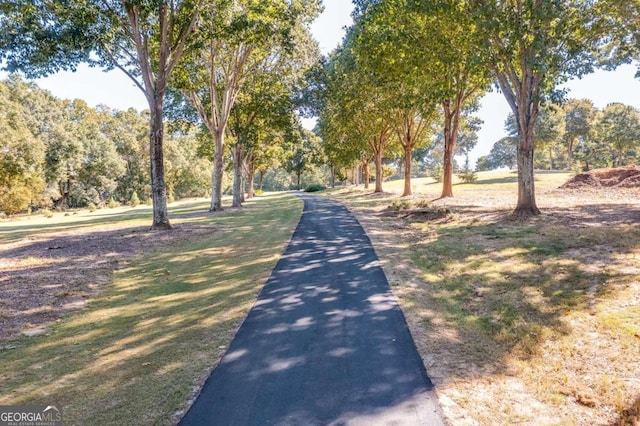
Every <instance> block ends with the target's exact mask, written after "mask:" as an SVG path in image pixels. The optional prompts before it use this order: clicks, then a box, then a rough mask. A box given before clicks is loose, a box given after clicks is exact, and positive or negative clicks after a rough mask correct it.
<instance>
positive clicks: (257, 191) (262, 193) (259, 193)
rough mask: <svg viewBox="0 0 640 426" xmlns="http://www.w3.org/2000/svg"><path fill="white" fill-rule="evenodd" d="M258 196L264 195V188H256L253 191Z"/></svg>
mask: <svg viewBox="0 0 640 426" xmlns="http://www.w3.org/2000/svg"><path fill="white" fill-rule="evenodd" d="M253 193H254V194H256V196H260V195H264V191H263V190H262V189H256V190H254V191H253Z"/></svg>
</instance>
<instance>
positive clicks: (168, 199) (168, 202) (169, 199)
mask: <svg viewBox="0 0 640 426" xmlns="http://www.w3.org/2000/svg"><path fill="white" fill-rule="evenodd" d="M174 201H176V199H175V197H174V196H173V194H169V195H167V204H171V203H173V202H174Z"/></svg>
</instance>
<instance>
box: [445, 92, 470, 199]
mask: <svg viewBox="0 0 640 426" xmlns="http://www.w3.org/2000/svg"><path fill="white" fill-rule="evenodd" d="M463 97H464V92H462V91H461V92H459V93H458V96H456V99H455V100H454V102H455V105H454V109H453V111H452V110H451V101H450V100H446V101H444V102H443V103H442V107H443V111H444V159H443V167H444V170H443V174H442V194H441V195H440V197H441V198H446V197H453V154H454V152H455V148H456V142H457V140H458V129H459V124H460V109H461V106H462V99H463Z"/></svg>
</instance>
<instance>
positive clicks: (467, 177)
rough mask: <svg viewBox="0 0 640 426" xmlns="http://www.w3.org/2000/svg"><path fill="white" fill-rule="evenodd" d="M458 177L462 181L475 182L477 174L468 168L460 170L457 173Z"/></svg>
mask: <svg viewBox="0 0 640 426" xmlns="http://www.w3.org/2000/svg"><path fill="white" fill-rule="evenodd" d="M458 177H459V178H460V180H461V181H462V182H464V183H476V181H477V180H478V175H477V174H476V172H475V171H474V170H470V169H467V170H461V171H460V172H459V173H458Z"/></svg>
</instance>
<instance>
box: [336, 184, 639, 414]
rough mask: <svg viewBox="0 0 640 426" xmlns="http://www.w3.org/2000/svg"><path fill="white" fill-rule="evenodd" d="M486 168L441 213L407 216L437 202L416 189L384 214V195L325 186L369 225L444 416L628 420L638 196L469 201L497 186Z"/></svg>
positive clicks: (634, 354)
mask: <svg viewBox="0 0 640 426" xmlns="http://www.w3.org/2000/svg"><path fill="white" fill-rule="evenodd" d="M486 177H487V179H485V182H484V183H483V184H481V185H477V186H476V189H475V194H473V196H472V197H471V196H470V197H468V198H466V199H464V200H459V203H460V205H459V206H458V205H456V204H455V202H453V201H450V202H449V204H448V206H449V208H450V209H451V212H450V213H448V214H447V217H441V216H438V215H431V216H430V215H428V214H418V213H420V210H421V209H422V207H423V206H426V207H425V210H428V209H429V208H431V209H432V210H434V211H436V210H438V209H441V207H438V204H437V203H435V206H432V207H429V200H426V202H425V200H421V199H417V198H416V199H413V200H409V201H408V203H409V204H411V206H409V207H407V208H406V209H403V210H404V211H400V212H394V211H393V208H392V207H393V205H394V202H396V201H397V200H398V198H397V197H396V196H394V195H392V194H381V195H375V194H371V193H367V192H364V193H363V192H362V191H360V190H357V189H342V190H338V191H334V192H332V194H333V195H332V196H335V197H337V198H339V199H341V200H343V201H345V202H347V203H348V205H349V206H351V208H353V209H354V210H355V211H356V212H357V213H358V215H359V219H360V220H361V222H362V223H363V224H364V225H365V228H366V229H367V231H368V233H369V234H370V236H371V237H372V241H373V243H374V245H375V248H376V251H377V252H378V254H379V256H380V257H381V260H382V262H383V264H384V267H385V271H386V272H387V275H388V276H389V280H390V283H391V284H392V286H393V289H394V293H395V294H396V295H397V296H398V297H399V299H400V302H401V306H402V308H403V310H404V312H405V315H406V316H407V320H408V322H409V324H410V326H411V329H412V333H413V335H414V338H415V339H416V343H417V346H418V348H419V350H420V352H421V354H422V356H423V359H424V360H425V364H426V367H427V370H428V372H429V373H430V375H431V376H432V378H433V379H434V380H435V382H436V388H437V389H438V393H439V396H440V397H441V403H442V405H443V408H444V411H445V413H446V414H447V418H448V420H449V421H451V422H452V423H453V424H488V425H493V424H516V423H518V424H607V425H608V424H611V425H613V424H620V425H624V424H632V423H631V420H629V419H630V418H631V417H630V416H632V415H634V414H633V413H635V412H636V411H637V408H634V407H636V406H637V400H638V397H639V395H640V377H639V376H638V371H640V357H638V354H640V333H639V332H640V329H639V328H638V327H639V325H638V324H640V317H639V316H638V315H639V314H640V311H639V310H638V307H639V306H640V223H638V222H637V221H634V220H630V219H632V218H633V217H640V216H637V215H636V213H639V212H640V210H639V208H638V204H637V201H635V200H634V199H629V200H628V203H627V204H619V205H607V204H599V203H598V202H599V201H601V200H598V199H590V198H589V195H588V194H587V195H585V197H586V198H585V199H584V200H583V202H582V204H581V205H577V204H576V203H577V201H576V198H577V197H579V195H575V194H574V195H573V196H572V197H573V198H572V200H571V202H572V203H574V204H571V205H569V204H567V205H566V206H564V205H561V203H562V200H563V198H565V196H564V194H549V195H547V194H545V196H544V197H542V198H543V202H545V203H547V205H550V206H551V205H557V207H558V209H556V210H553V212H552V213H551V214H546V215H543V216H542V217H540V218H536V219H533V220H531V221H528V222H518V221H512V220H507V215H508V210H500V211H498V212H495V211H493V210H494V209H495V208H496V207H494V205H493V204H488V205H487V206H482V203H483V200H486V199H489V198H491V197H495V194H496V191H495V189H496V187H499V186H501V185H503V184H504V182H502V181H501V180H500V179H499V178H498V177H495V176H494V177H491V175H487V176H486ZM543 179H544V177H543ZM554 179H555V177H554ZM551 185H555V183H551ZM596 195H597V194H596ZM512 196H513V195H512ZM545 197H546V198H545ZM551 197H555V198H551ZM471 202H472V203H475V204H474V206H475V207H476V208H475V210H471V209H469V208H468V207H467V206H468V205H470V203H471ZM508 202H509V199H507V200H506V201H502V200H500V203H498V205H499V206H503V205H505V204H506V203H508ZM416 207H418V208H416ZM412 211H413V212H414V213H415V214H407V212H412ZM492 211H493V212H492ZM422 213H424V212H422ZM433 218H435V219H433ZM634 404H635V405H634Z"/></svg>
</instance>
